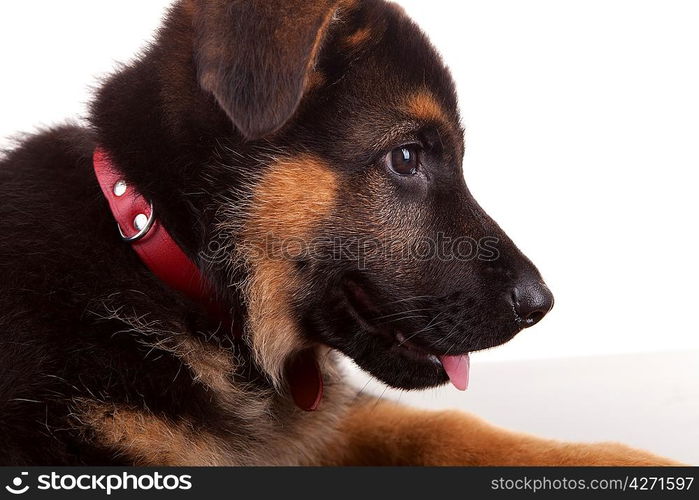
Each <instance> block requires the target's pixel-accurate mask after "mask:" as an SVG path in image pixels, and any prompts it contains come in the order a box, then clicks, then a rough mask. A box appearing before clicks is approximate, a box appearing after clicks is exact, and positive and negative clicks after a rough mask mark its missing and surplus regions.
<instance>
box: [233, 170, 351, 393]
mask: <svg viewBox="0 0 699 500" xmlns="http://www.w3.org/2000/svg"><path fill="white" fill-rule="evenodd" d="M336 191H337V180H336V178H335V175H334V174H333V173H332V172H331V170H330V169H329V167H328V166H327V165H325V164H324V163H323V162H322V161H320V160H319V159H317V158H314V157H312V156H304V157H298V158H290V159H285V160H281V161H279V162H277V163H276V164H275V165H273V166H271V167H270V171H269V173H268V174H267V175H266V176H265V177H264V178H263V179H262V181H261V182H260V184H259V185H258V187H257V188H256V190H255V194H254V197H253V202H252V209H251V214H250V217H249V219H248V222H247V223H246V225H245V229H244V237H245V241H246V242H247V243H248V245H250V246H251V248H255V249H256V250H259V249H260V248H262V249H265V254H264V255H262V254H260V253H259V251H258V252H256V255H255V257H254V259H253V261H250V258H249V257H248V265H249V266H250V269H251V277H250V280H249V282H248V284H247V287H246V288H247V290H246V292H247V299H248V314H249V325H248V328H249V334H250V338H251V344H252V347H253V350H254V352H255V354H256V357H257V360H258V362H259V363H260V364H261V366H262V367H263V368H264V369H265V371H266V372H267V373H268V375H269V376H270V378H271V379H272V381H273V382H274V383H275V385H277V386H279V385H280V384H281V381H282V376H283V370H284V365H285V361H286V359H287V357H288V356H289V355H290V354H292V353H294V352H298V351H299V350H301V349H303V348H305V347H306V346H305V345H304V344H303V342H302V340H301V337H300V336H299V334H298V331H297V330H298V326H297V324H296V320H295V319H294V318H293V314H292V311H291V308H290V304H292V303H293V302H294V299H299V298H300V297H299V295H298V294H299V293H301V291H300V290H299V286H298V283H297V278H296V274H295V271H294V264H293V262H291V261H290V260H287V259H285V258H283V255H282V254H280V252H279V250H280V246H281V245H284V248H285V249H286V250H287V251H288V250H290V248H289V243H290V242H293V241H298V240H303V241H309V240H310V239H311V238H312V237H313V229H314V228H315V226H317V225H318V224H319V223H320V222H322V221H323V220H324V219H326V218H327V217H328V215H329V214H330V213H331V211H332V209H333V206H334V203H335V199H336ZM270 244H271V246H272V247H273V248H272V250H273V251H272V254H269V253H268V250H269V249H270ZM292 247H293V244H292Z"/></svg>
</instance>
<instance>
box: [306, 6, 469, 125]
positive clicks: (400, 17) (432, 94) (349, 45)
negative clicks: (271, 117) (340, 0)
mask: <svg viewBox="0 0 699 500" xmlns="http://www.w3.org/2000/svg"><path fill="white" fill-rule="evenodd" d="M338 15H339V16H340V17H339V19H338V21H336V24H335V26H334V33H333V35H332V36H331V37H330V38H329V39H328V40H327V41H326V44H325V48H324V50H323V52H322V53H321V58H320V59H319V64H318V68H322V69H319V71H322V72H323V74H324V75H325V76H326V77H327V78H326V79H327V81H328V82H329V83H330V82H331V83H332V84H333V86H337V87H338V88H339V89H341V90H340V92H341V93H342V94H343V96H345V97H347V98H349V99H353V100H355V102H356V103H361V105H365V106H367V107H373V108H379V109H380V108H383V109H393V110H397V111H402V112H407V113H408V114H409V115H411V116H410V117H412V118H414V119H415V120H417V121H425V120H430V121H440V122H442V123H444V124H449V125H450V126H452V127H456V128H458V127H459V123H460V117H459V114H458V101H457V97H456V90H455V85H454V83H453V80H452V77H451V74H450V72H449V70H448V69H447V67H446V66H445V65H444V63H443V62H442V59H441V57H440V55H439V54H438V52H437V50H436V49H435V48H434V46H433V45H432V44H431V42H430V41H429V39H428V37H427V36H426V34H425V33H424V32H423V31H422V29H421V28H420V27H419V26H418V25H417V24H416V23H415V22H414V21H413V20H412V19H411V18H410V17H409V16H408V15H407V14H406V13H405V11H404V10H403V9H402V7H400V6H398V5H397V4H394V3H392V2H385V1H383V0H360V1H357V2H355V3H354V4H353V5H352V7H351V8H347V9H346V10H344V11H343V10H342V9H341V10H340V12H339V14H338Z"/></svg>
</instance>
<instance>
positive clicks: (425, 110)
mask: <svg viewBox="0 0 699 500" xmlns="http://www.w3.org/2000/svg"><path fill="white" fill-rule="evenodd" d="M407 111H408V113H410V114H411V115H412V116H414V117H416V118H418V119H420V120H425V121H438V122H441V123H445V124H448V123H449V118H448V117H447V114H446V113H445V112H444V109H442V106H441V105H440V104H439V103H438V102H437V100H436V99H435V98H434V96H433V95H432V94H431V93H430V92H429V91H426V90H425V91H421V92H418V93H417V94H413V95H412V96H410V98H409V99H408V102H407Z"/></svg>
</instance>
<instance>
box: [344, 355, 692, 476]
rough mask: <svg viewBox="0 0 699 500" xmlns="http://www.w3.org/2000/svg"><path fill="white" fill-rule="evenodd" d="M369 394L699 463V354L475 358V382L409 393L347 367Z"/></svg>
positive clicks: (525, 429) (551, 435) (543, 433)
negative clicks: (462, 387)
mask: <svg viewBox="0 0 699 500" xmlns="http://www.w3.org/2000/svg"><path fill="white" fill-rule="evenodd" d="M348 372H349V373H350V375H351V376H350V378H351V380H352V382H353V384H354V385H355V386H357V387H358V388H361V389H363V391H364V392H365V393H368V394H374V395H376V396H381V397H382V398H387V399H392V400H395V401H400V402H402V403H405V404H410V405H413V406H418V407H422V408H429V409H439V408H456V409H460V410H463V411H467V412H469V413H474V414H476V415H478V416H479V417H482V418H484V419H485V420H487V421H489V422H491V423H494V424H496V425H499V426H502V427H505V428H509V429H513V430H518V431H521V432H527V433H530V434H535V435H539V436H544V437H549V438H555V439H563V440H568V441H583V442H595V441H617V442H622V443H626V444H629V445H632V446H636V447H639V448H643V449H647V450H650V451H652V452H654V453H657V454H660V455H665V456H668V457H670V458H674V459H675V460H680V461H683V462H685V463H690V464H695V465H699V425H697V423H699V384H697V381H699V351H694V352H681V353H657V354H634V355H617V356H596V357H579V358H569V359H547V360H528V361H507V362H484V363H483V362H481V363H478V362H476V363H473V364H472V367H471V386H470V388H469V390H468V391H466V392H463V393H462V392H459V391H457V390H456V389H454V388H453V387H452V386H448V387H444V388H439V389H434V390H429V391H423V392H404V391H396V390H392V389H386V388H385V386H384V385H382V384H380V383H378V382H376V381H375V380H372V379H370V378H369V377H368V376H367V375H365V374H364V373H363V372H360V371H359V370H358V369H357V368H352V367H348Z"/></svg>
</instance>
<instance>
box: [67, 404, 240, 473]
mask: <svg viewBox="0 0 699 500" xmlns="http://www.w3.org/2000/svg"><path fill="white" fill-rule="evenodd" d="M78 418H79V419H80V421H81V422H82V423H83V424H85V425H87V426H88V427H89V428H90V429H91V430H92V431H94V433H95V434H96V439H97V441H98V442H99V443H100V444H101V445H103V446H106V447H108V448H113V449H114V450H116V451H117V452H119V453H121V454H123V455H125V456H127V457H129V458H130V459H131V460H133V462H134V464H135V465H137V466H163V465H164V466H195V465H208V466H221V465H230V464H229V463H228V460H227V459H226V458H225V457H227V456H228V455H229V454H228V453H227V452H226V450H225V449H224V448H223V447H221V446H220V445H219V441H220V440H219V439H217V438H216V437H215V436H213V435H211V434H209V433H207V432H205V431H198V430H196V429H195V428H194V427H193V426H192V425H191V424H190V423H189V422H185V421H179V422H171V421H168V420H166V419H165V418H162V417H158V416H155V415H153V414H152V413H149V412H146V411H136V410H133V409H129V408H123V407H117V406H113V405H107V404H100V403H94V402H93V403H87V404H86V405H84V408H83V411H82V412H81V413H80V414H79V415H78Z"/></svg>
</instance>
